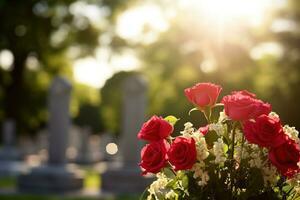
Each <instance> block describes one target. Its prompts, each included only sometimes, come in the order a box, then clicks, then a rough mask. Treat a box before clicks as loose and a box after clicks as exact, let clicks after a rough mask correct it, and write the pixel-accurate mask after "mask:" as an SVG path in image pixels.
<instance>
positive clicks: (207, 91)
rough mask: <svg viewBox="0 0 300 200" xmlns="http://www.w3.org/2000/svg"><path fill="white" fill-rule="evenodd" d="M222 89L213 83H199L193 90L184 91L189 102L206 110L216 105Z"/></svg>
mask: <svg viewBox="0 0 300 200" xmlns="http://www.w3.org/2000/svg"><path fill="white" fill-rule="evenodd" d="M221 90H222V88H221V86H219V85H215V84H212V83H198V84H196V85H195V86H193V87H191V88H187V89H185V90H184V93H185V96H186V97H187V98H188V100H189V101H190V102H191V103H193V104H194V105H195V106H197V107H198V108H199V109H201V110H204V109H205V107H211V106H213V105H215V104H216V102H217V99H218V97H219V94H220V92H221Z"/></svg>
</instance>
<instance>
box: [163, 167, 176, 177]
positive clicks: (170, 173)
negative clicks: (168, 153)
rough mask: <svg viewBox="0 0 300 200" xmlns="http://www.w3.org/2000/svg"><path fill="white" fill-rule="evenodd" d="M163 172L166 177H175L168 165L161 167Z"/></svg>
mask: <svg viewBox="0 0 300 200" xmlns="http://www.w3.org/2000/svg"><path fill="white" fill-rule="evenodd" d="M163 173H164V174H165V175H166V176H167V177H168V178H175V175H174V172H173V171H172V170H171V169H169V168H168V167H165V168H164V169H163Z"/></svg>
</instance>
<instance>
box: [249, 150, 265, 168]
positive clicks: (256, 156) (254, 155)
mask: <svg viewBox="0 0 300 200" xmlns="http://www.w3.org/2000/svg"><path fill="white" fill-rule="evenodd" d="M250 157H251V159H250V160H249V165H250V167H256V168H262V166H263V160H262V159H261V155H260V152H259V151H252V152H251V153H250Z"/></svg>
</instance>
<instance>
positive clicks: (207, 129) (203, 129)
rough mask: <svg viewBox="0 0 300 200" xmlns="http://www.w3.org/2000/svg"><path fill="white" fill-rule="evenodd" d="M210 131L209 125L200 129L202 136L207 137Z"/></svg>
mask: <svg viewBox="0 0 300 200" xmlns="http://www.w3.org/2000/svg"><path fill="white" fill-rule="evenodd" d="M208 131H209V127H208V125H206V126H202V127H200V128H199V132H200V133H201V134H202V135H206V134H207V133H208Z"/></svg>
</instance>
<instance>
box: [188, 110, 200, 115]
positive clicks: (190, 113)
mask: <svg viewBox="0 0 300 200" xmlns="http://www.w3.org/2000/svg"><path fill="white" fill-rule="evenodd" d="M195 110H198V108H193V109H191V110H190V111H189V115H191V113H192V112H193V111H195Z"/></svg>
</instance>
